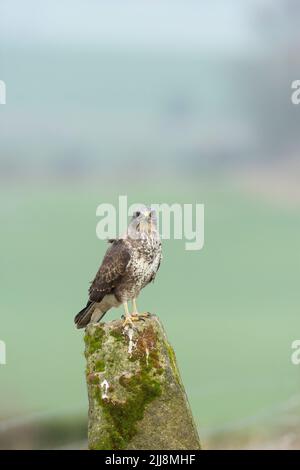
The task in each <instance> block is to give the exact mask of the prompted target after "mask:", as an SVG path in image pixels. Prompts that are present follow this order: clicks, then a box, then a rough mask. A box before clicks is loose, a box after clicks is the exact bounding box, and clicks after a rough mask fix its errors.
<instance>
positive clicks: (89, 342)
mask: <svg viewBox="0 0 300 470" xmlns="http://www.w3.org/2000/svg"><path fill="white" fill-rule="evenodd" d="M104 335H105V333H104V330H103V328H102V327H101V326H100V325H97V327H95V331H93V333H91V332H89V331H87V332H86V335H85V337H84V342H85V345H86V351H85V355H86V357H88V356H90V355H91V354H93V353H94V352H96V351H97V350H98V349H101V346H102V342H103V338H104Z"/></svg>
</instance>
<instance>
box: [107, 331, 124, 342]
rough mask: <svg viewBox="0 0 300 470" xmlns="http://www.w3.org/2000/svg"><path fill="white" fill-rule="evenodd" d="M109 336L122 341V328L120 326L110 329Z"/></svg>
mask: <svg viewBox="0 0 300 470" xmlns="http://www.w3.org/2000/svg"><path fill="white" fill-rule="evenodd" d="M109 334H110V336H112V337H113V338H115V339H116V340H117V341H123V340H124V335H123V330H122V328H114V329H112V330H111V331H110V333H109Z"/></svg>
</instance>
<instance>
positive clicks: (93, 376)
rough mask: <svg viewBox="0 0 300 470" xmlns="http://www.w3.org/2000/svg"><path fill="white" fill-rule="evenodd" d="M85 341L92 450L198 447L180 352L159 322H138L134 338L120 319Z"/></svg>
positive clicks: (94, 331)
mask: <svg viewBox="0 0 300 470" xmlns="http://www.w3.org/2000/svg"><path fill="white" fill-rule="evenodd" d="M85 342H86V358H87V369H86V374H87V384H88V392H89V404H90V413H89V448H90V449H93V450H119V449H141V448H145V449H178V448H179V449H195V448H199V441H198V438H197V432H196V430H195V428H194V425H193V422H192V419H191V415H190V414H189V411H188V409H187V406H188V405H187V401H186V399H185V393H184V389H183V386H182V383H181V380H180V376H179V372H178V369H177V364H176V358H175V353H174V351H173V349H172V347H171V346H170V345H169V343H168V341H167V339H166V337H165V334H164V331H163V328H162V327H161V325H160V323H159V321H158V320H157V318H156V317H150V318H147V319H146V321H145V322H137V324H136V325H135V328H134V331H133V334H132V333H131V332H130V334H129V331H128V329H125V330H124V328H123V327H122V322H121V321H120V320H116V321H113V322H110V323H107V324H104V325H101V326H98V325H97V326H94V325H90V326H89V327H88V328H87V331H86V338H85ZM157 427H158V428H159V430H158V431H157Z"/></svg>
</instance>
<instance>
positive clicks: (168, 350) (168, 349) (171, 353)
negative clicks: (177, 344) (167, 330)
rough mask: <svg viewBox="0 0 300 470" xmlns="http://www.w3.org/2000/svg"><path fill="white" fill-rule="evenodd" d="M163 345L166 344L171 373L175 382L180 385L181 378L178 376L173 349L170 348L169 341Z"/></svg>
mask: <svg viewBox="0 0 300 470" xmlns="http://www.w3.org/2000/svg"><path fill="white" fill-rule="evenodd" d="M165 346H166V350H167V353H168V357H169V360H170V365H171V367H172V371H173V374H174V376H175V377H176V380H177V382H178V383H179V384H180V385H181V378H180V375H179V371H178V367H177V362H176V356H175V352H174V349H173V348H172V346H171V345H170V344H169V343H165Z"/></svg>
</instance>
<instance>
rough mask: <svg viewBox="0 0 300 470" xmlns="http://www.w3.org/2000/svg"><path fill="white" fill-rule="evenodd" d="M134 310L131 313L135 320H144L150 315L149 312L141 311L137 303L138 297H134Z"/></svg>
mask: <svg viewBox="0 0 300 470" xmlns="http://www.w3.org/2000/svg"><path fill="white" fill-rule="evenodd" d="M132 306H133V312H132V314H131V316H132V317H134V319H135V320H142V319H143V318H147V317H149V312H144V313H139V312H138V309H137V305H136V299H132Z"/></svg>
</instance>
